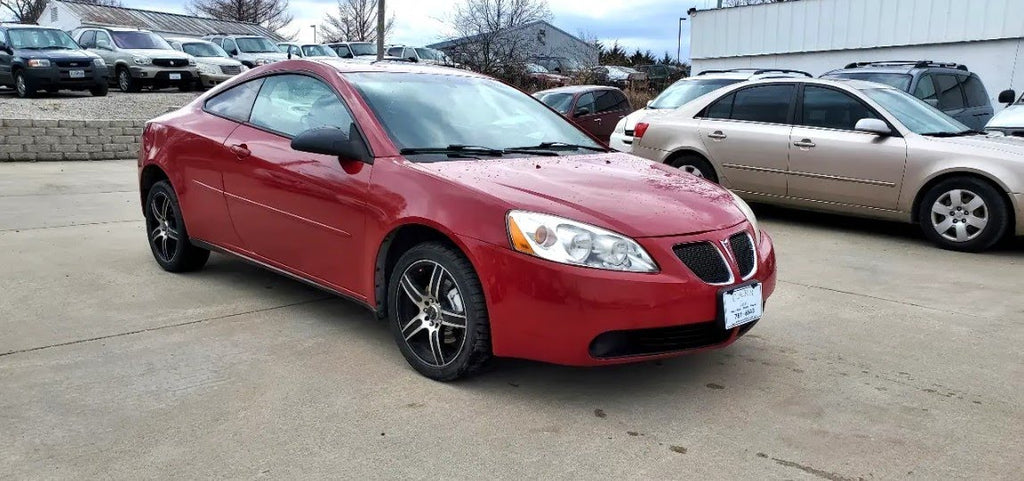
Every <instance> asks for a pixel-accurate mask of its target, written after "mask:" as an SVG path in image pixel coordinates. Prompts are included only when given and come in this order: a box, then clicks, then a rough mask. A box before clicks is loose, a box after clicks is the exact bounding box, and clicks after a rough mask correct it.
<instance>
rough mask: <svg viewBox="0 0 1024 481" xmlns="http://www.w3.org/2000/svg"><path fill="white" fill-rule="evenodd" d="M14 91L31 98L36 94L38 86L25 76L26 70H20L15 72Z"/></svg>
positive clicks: (21, 96)
mask: <svg viewBox="0 0 1024 481" xmlns="http://www.w3.org/2000/svg"><path fill="white" fill-rule="evenodd" d="M14 91H15V92H16V93H17V94H18V97H19V98H23V99H30V98H32V97H35V96H36V88H35V87H33V86H32V84H31V83H30V82H29V81H28V78H27V77H25V72H22V71H18V72H15V73H14Z"/></svg>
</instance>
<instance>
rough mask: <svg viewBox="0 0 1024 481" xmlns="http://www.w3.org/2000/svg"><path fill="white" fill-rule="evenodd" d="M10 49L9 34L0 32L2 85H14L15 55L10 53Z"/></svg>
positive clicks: (0, 79) (0, 77) (0, 82)
mask: <svg viewBox="0 0 1024 481" xmlns="http://www.w3.org/2000/svg"><path fill="white" fill-rule="evenodd" d="M8 48H11V41H10V39H8V38H7V32H5V31H3V30H0V85H12V84H14V78H13V77H12V76H11V65H12V63H13V62H14V54H13V53H12V52H10V51H8V50H7V49H8Z"/></svg>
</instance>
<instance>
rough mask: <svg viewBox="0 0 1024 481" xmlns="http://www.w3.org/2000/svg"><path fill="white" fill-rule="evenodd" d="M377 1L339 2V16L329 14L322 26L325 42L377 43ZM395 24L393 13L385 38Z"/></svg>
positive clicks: (387, 25)
mask: <svg viewBox="0 0 1024 481" xmlns="http://www.w3.org/2000/svg"><path fill="white" fill-rule="evenodd" d="M377 3H378V2H377V0H338V14H337V15H331V14H329V13H328V14H327V18H326V19H325V20H324V23H323V24H321V25H320V31H321V32H323V38H324V41H325V42H341V41H347V42H376V41H377ZM394 23H395V15H394V13H392V15H391V17H390V18H388V20H387V23H386V24H385V26H384V36H385V37H387V36H388V35H390V34H391V27H392V26H393V25H394Z"/></svg>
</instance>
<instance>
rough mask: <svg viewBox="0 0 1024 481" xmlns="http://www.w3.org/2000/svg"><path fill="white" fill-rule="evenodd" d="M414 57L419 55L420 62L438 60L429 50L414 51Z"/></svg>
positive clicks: (419, 49)
mask: <svg viewBox="0 0 1024 481" xmlns="http://www.w3.org/2000/svg"><path fill="white" fill-rule="evenodd" d="M416 55H419V56H420V59H421V60H440V59H439V58H437V55H434V52H431V51H430V49H429V48H418V49H416Z"/></svg>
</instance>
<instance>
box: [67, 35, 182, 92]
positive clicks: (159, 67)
mask: <svg viewBox="0 0 1024 481" xmlns="http://www.w3.org/2000/svg"><path fill="white" fill-rule="evenodd" d="M71 36H72V37H73V38H74V39H75V41H77V42H78V44H79V45H81V46H82V48H84V49H86V50H89V51H90V52H93V53H95V54H97V55H99V56H100V57H102V58H103V60H104V62H106V64H107V68H109V69H110V71H111V73H112V74H113V75H111V76H110V78H111V80H112V81H114V82H116V84H117V87H118V88H120V89H121V91H122V92H138V91H139V90H142V87H143V86H148V87H152V88H154V89H158V88H166V87H178V88H179V89H180V90H182V91H189V90H191V89H192V86H193V85H194V84H195V83H196V82H197V81H198V80H199V72H198V71H197V70H196V61H195V59H194V58H192V57H191V56H189V55H187V54H185V53H182V52H178V51H177V50H174V49H173V48H171V46H170V45H169V44H168V43H167V42H166V41H165V40H164V39H163V37H161V36H159V35H157V34H155V33H153V32H150V31H148V30H138V29H134V28H114V27H106V28H103V27H87V28H79V29H77V30H75V31H74V32H72V35H71Z"/></svg>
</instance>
